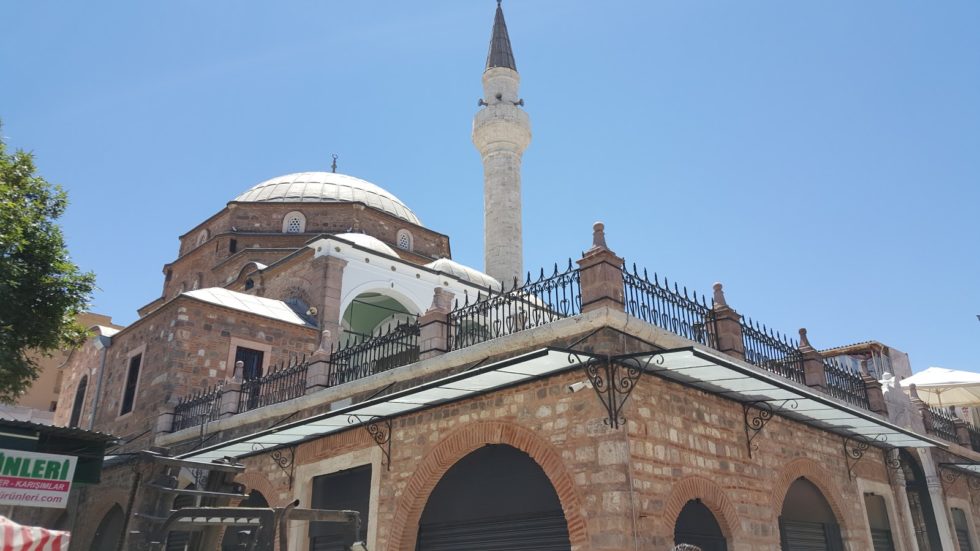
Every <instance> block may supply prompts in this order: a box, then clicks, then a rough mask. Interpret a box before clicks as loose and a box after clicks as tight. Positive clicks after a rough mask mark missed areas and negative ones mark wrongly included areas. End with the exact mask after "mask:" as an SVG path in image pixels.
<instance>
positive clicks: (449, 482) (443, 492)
mask: <svg viewBox="0 0 980 551" xmlns="http://www.w3.org/2000/svg"><path fill="white" fill-rule="evenodd" d="M416 549H417V550H418V551H457V550H459V549H468V550H479V551H505V550H506V551H511V550H522V549H534V550H535V551H568V550H569V549H571V544H570V543H569V539H568V526H567V523H566V521H565V514H564V512H563V511H562V508H561V503H560V502H559V500H558V494H557V493H556V492H555V489H554V487H553V486H552V485H551V481H550V480H548V477H547V475H545V473H544V471H543V470H542V469H541V467H540V466H538V464H537V463H535V462H534V460H533V459H531V457H530V456H528V455H527V454H526V453H524V452H522V451H521V450H518V449H517V448H513V447H511V446H507V445H487V446H484V447H483V448H480V449H478V450H476V451H474V452H473V453H471V454H469V455H467V456H466V457H464V458H462V459H460V460H459V461H458V462H457V463H456V464H455V465H453V466H452V467H450V469H449V470H448V471H446V474H445V475H443V477H442V479H441V480H440V481H439V483H438V484H437V485H436V487H435V488H434V489H433V490H432V493H431V494H430V495H429V500H428V502H427V503H426V505H425V509H424V510H423V511H422V517H421V519H420V520H419V533H418V540H417V544H416Z"/></svg>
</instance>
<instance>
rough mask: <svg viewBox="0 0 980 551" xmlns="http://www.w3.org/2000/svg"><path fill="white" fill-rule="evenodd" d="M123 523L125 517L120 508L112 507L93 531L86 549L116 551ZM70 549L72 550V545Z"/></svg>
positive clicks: (117, 506)
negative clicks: (92, 536) (90, 541)
mask: <svg viewBox="0 0 980 551" xmlns="http://www.w3.org/2000/svg"><path fill="white" fill-rule="evenodd" d="M125 521H126V516H125V515H124V514H123V510H122V507H120V506H119V504H116V505H113V506H112V509H109V512H108V513H106V514H105V516H104V517H102V521H101V522H99V526H98V527H97V528H96V529H95V537H94V538H92V545H90V546H89V547H88V549H90V550H92V551H116V549H117V548H118V547H119V540H120V538H122V535H123V524H125ZM72 548H73V549H74V545H73V546H72Z"/></svg>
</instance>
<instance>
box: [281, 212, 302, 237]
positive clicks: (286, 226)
mask: <svg viewBox="0 0 980 551" xmlns="http://www.w3.org/2000/svg"><path fill="white" fill-rule="evenodd" d="M305 231H306V217H305V216H303V213H302V212H299V211H293V212H290V213H289V214H287V215H286V216H283V218H282V233H303V232H305Z"/></svg>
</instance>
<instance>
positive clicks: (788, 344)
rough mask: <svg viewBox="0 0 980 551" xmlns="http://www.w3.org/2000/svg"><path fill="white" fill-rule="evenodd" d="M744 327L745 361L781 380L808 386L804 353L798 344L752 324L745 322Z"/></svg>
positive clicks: (748, 321)
mask: <svg viewBox="0 0 980 551" xmlns="http://www.w3.org/2000/svg"><path fill="white" fill-rule="evenodd" d="M741 323H742V344H743V345H744V347H745V361H747V362H749V363H750V364H753V365H756V366H759V367H761V368H762V369H765V370H766V371H769V372H770V373H775V374H776V375H779V376H780V377H784V378H786V379H790V380H793V381H796V382H797V383H800V384H806V380H805V378H804V376H803V353H802V352H800V347H799V345H798V344H797V343H796V341H794V340H792V339H790V338H788V337H786V336H785V335H782V334H780V333H779V332H776V331H773V330H771V329H768V328H767V327H766V326H765V325H760V324H759V323H757V322H756V323H753V322H752V320H747V321H746V319H745V318H742V321H741Z"/></svg>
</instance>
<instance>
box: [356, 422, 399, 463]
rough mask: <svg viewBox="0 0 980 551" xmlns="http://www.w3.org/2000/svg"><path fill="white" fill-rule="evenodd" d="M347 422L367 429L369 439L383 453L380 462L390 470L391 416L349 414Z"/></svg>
mask: <svg viewBox="0 0 980 551" xmlns="http://www.w3.org/2000/svg"><path fill="white" fill-rule="evenodd" d="M347 422H348V423H350V424H352V425H354V424H360V425H362V426H363V427H364V429H365V430H367V431H368V434H370V435H371V439H372V440H374V443H375V444H377V445H378V447H379V448H381V453H383V454H384V459H382V461H381V464H382V465H384V466H385V467H386V468H387V469H388V470H389V471H390V470H391V418H389V417H379V416H377V415H372V416H370V417H361V416H360V415H351V416H350V417H348V418H347Z"/></svg>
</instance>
